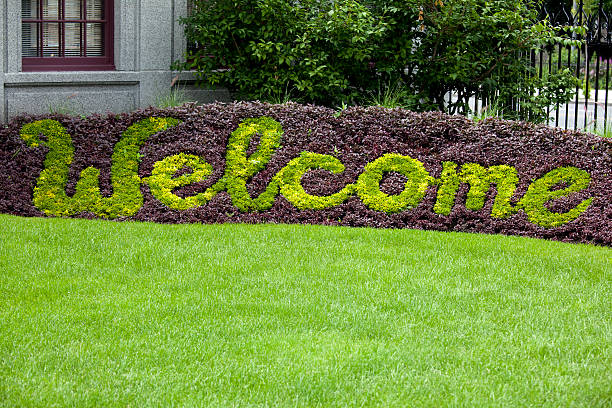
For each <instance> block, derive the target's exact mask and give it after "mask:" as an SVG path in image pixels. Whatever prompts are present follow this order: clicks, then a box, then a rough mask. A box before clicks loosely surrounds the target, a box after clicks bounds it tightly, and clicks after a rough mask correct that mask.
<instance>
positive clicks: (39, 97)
mask: <svg viewBox="0 0 612 408" xmlns="http://www.w3.org/2000/svg"><path fill="white" fill-rule="evenodd" d="M186 12H187V0H114V63H115V68H116V69H115V70H114V71H54V72H51V71H49V72H23V71H22V56H21V0H0V122H5V121H7V120H8V119H9V118H11V117H13V116H15V115H18V114H19V113H22V112H28V113H49V112H50V111H59V112H69V113H73V114H85V115H87V114H91V113H106V112H125V111H131V110H134V109H137V108H144V107H147V106H150V105H154V104H155V102H156V100H159V99H160V98H162V97H163V96H164V95H167V94H168V93H169V92H170V84H171V82H172V78H173V77H174V76H175V75H176V73H173V72H172V71H171V70H170V64H171V63H172V61H174V60H176V59H180V58H181V57H182V56H183V52H184V50H185V46H186V44H185V38H184V35H183V27H182V26H181V25H180V24H179V22H178V19H179V18H180V17H181V16H184V15H185V14H186ZM190 78H191V77H190V75H189V74H188V73H183V74H181V80H182V82H180V83H179V84H180V86H182V87H183V89H184V91H185V94H186V95H187V96H188V99H189V100H195V101H199V102H201V103H205V102H212V101H215V100H221V101H226V100H228V99H229V98H230V96H229V94H228V93H227V91H225V90H202V89H197V88H195V87H194V86H193V85H192V81H190Z"/></svg>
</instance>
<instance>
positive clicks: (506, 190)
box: [434, 162, 518, 218]
mask: <svg viewBox="0 0 612 408" xmlns="http://www.w3.org/2000/svg"><path fill="white" fill-rule="evenodd" d="M436 183H437V184H439V187H438V195H437V197H436V203H435V204H434V212H435V213H436V214H440V215H449V214H450V212H451V210H452V208H453V206H454V205H455V197H456V195H457V190H459V185H460V184H461V183H467V184H469V186H470V189H469V190H468V193H467V198H466V201H465V206H466V208H467V209H468V210H474V211H477V210H480V209H482V208H483V207H484V202H485V201H484V200H485V198H486V195H487V192H488V191H489V189H490V188H491V184H495V185H496V189H497V195H496V196H495V201H494V202H493V209H492V211H491V217H493V218H507V217H509V216H511V215H512V214H515V213H516V211H517V208H514V207H513V206H512V204H511V203H510V199H511V198H512V196H513V194H514V191H515V190H516V185H517V184H518V176H517V174H516V169H515V168H514V167H510V166H506V165H501V166H491V167H489V168H488V169H487V168H485V167H483V166H481V165H480V164H476V163H466V164H464V165H463V166H461V171H460V172H459V173H458V172H457V164H455V163H453V162H443V163H442V175H441V176H440V179H439V180H436Z"/></svg>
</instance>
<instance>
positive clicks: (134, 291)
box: [0, 215, 612, 407]
mask: <svg viewBox="0 0 612 408" xmlns="http://www.w3.org/2000/svg"><path fill="white" fill-rule="evenodd" d="M0 239H1V245H0V271H2V272H1V275H0V406H6V407H28V406H38V407H52V406H74V407H103V406H113V407H115V406H117V407H127V406H130V407H149V406H164V407H166V406H206V407H209V406H210V407H232V406H236V407H245V406H261V407H263V406H274V407H276V406H291V407H293V406H308V407H311V406H321V407H334V406H337V407H345V406H380V407H393V406H401V407H405V406H413V407H440V406H473V407H481V406H499V407H511V406H516V407H526V406H534V407H570V406H584V407H610V406H611V405H612V291H611V289H612V260H611V259H612V250H611V249H610V248H602V247H594V246H588V245H572V244H563V243H558V242H548V241H542V240H535V239H528V238H518V237H505V236H491V235H473V234H463V233H440V232H430V231H412V230H375V229H357V228H355V229H351V228H338V227H321V226H298V225H289V226H287V225H212V226H203V225H157V224H147V223H142V224H139V223H115V222H105V221H88V220H65V219H32V218H19V217H13V216H6V215H2V216H0Z"/></svg>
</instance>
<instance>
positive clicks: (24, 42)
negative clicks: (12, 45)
mask: <svg viewBox="0 0 612 408" xmlns="http://www.w3.org/2000/svg"><path fill="white" fill-rule="evenodd" d="M21 53H22V56H23V57H38V56H39V53H38V23H23V25H22V26H21Z"/></svg>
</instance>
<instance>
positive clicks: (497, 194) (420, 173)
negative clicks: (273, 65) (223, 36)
mask: <svg viewBox="0 0 612 408" xmlns="http://www.w3.org/2000/svg"><path fill="white" fill-rule="evenodd" d="M0 146H1V147H0V186H2V188H1V189H0V212H3V213H10V214H16V215H26V216H70V217H87V218H94V217H100V218H110V219H117V220H140V221H154V222H161V223H187V222H202V223H225V222H232V223H260V222H273V223H308V224H325V225H345V226H370V227H382V228H417V229H433V230H443V231H465V232H481V233H502V234H509V235H523V236H532V237H539V238H547V239H555V240H562V241H571V242H587V243H595V244H602V245H608V246H609V245H612V228H611V224H612V206H611V204H610V203H611V201H612V200H611V199H612V177H611V176H612V174H611V173H612V156H611V152H612V141H610V140H608V139H604V138H601V137H597V136H593V135H586V134H582V133H576V132H568V131H562V130H560V129H554V128H548V127H545V126H536V125H533V124H529V123H523V122H511V121H503V120H497V119H489V120H486V121H482V122H479V123H474V122H471V121H469V120H467V119H465V118H464V117H460V116H449V115H445V114H442V113H438V112H431V113H422V114H418V113H413V112H410V111H406V110H401V109H395V110H387V109H382V108H374V107H371V108H349V109H346V110H343V111H334V110H331V109H328V108H323V107H317V106H303V105H298V104H292V103H289V104H284V105H270V104H264V103H258V102H251V103H233V104H211V105H205V106H184V107H181V108H174V109H167V110H158V109H148V110H143V111H137V112H134V113H131V114H121V115H108V116H92V117H87V118H81V117H67V116H60V115H49V116H46V117H40V116H39V117H30V116H21V117H18V118H15V119H14V120H13V121H12V122H11V123H9V124H8V126H7V127H6V128H4V129H2V130H0Z"/></svg>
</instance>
